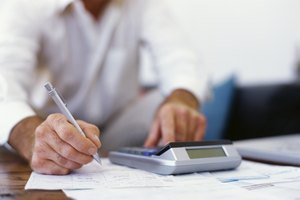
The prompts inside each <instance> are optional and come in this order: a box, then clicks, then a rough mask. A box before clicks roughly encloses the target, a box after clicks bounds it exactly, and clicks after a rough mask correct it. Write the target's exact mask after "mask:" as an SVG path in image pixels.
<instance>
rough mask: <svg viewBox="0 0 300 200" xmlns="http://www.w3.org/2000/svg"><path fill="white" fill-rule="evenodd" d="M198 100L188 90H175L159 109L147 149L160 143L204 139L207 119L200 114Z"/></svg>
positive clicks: (146, 145) (147, 142)
mask: <svg viewBox="0 0 300 200" xmlns="http://www.w3.org/2000/svg"><path fill="white" fill-rule="evenodd" d="M198 107H199V103H198V101H197V99H196V98H195V97H194V96H193V95H192V94H191V93H189V92H188V91H186V90H175V91H174V92H173V93H172V94H171V95H170V96H169V97H168V98H167V99H166V100H165V101H164V103H163V104H162V105H161V106H160V107H159V109H158V111H157V113H156V117H155V119H154V122H153V124H152V127H151V131H150V133H149V136H148V138H147V140H146V142H145V144H144V146H145V147H153V146H156V145H158V144H159V143H160V142H161V143H162V144H163V145H164V144H167V143H169V142H174V141H199V140H201V139H202V138H203V137H204V134H205V129H206V118H205V116H204V115H203V114H201V113H199V112H198Z"/></svg>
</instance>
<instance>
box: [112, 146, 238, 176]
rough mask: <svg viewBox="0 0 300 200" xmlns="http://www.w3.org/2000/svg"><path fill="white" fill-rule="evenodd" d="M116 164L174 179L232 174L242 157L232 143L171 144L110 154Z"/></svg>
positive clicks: (121, 150) (126, 149)
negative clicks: (220, 172) (211, 173)
mask: <svg viewBox="0 0 300 200" xmlns="http://www.w3.org/2000/svg"><path fill="white" fill-rule="evenodd" d="M109 159H110V161H111V162H112V163H114V164H118V165H124V166H128V167H132V168H137V169H142V170H146V171H149V172H153V173H157V174H162V175H170V174H183V173H193V172H207V171H217V170H229V169H234V168H236V167H238V166H239V165H240V163H241V160H242V159H241V156H240V155H239V153H238V152H237V150H236V149H235V147H234V146H233V144H232V142H231V141H229V140H221V141H199V142H171V143H169V144H168V145H166V146H163V147H157V148H143V147H125V148H121V149H120V150H118V151H112V152H110V153H109Z"/></svg>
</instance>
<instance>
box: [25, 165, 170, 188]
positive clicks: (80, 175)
mask: <svg viewBox="0 0 300 200" xmlns="http://www.w3.org/2000/svg"><path fill="white" fill-rule="evenodd" d="M170 184H175V182H174V179H173V177H172V176H160V175H156V174H153V173H149V172H145V171H142V170H136V169H131V168H127V167H122V166H117V165H112V164H110V162H109V161H108V159H103V165H102V166H101V165H99V164H97V163H96V162H95V161H93V162H92V163H90V164H88V165H86V166H84V167H82V168H81V169H79V170H76V171H74V172H73V173H71V174H69V175H65V176H54V175H42V174H38V173H35V172H33V173H32V174H31V176H30V178H29V180H28V182H27V184H26V186H25V189H26V190H29V189H41V190H59V189H93V188H124V187H125V188H130V187H165V186H168V185H170Z"/></svg>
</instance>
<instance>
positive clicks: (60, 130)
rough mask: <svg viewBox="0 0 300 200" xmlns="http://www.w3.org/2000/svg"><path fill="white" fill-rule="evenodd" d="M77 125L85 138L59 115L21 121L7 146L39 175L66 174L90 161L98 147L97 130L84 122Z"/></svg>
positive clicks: (99, 144) (98, 132)
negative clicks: (27, 162) (26, 161)
mask: <svg viewBox="0 0 300 200" xmlns="http://www.w3.org/2000/svg"><path fill="white" fill-rule="evenodd" d="M78 124H79V125H80V127H81V128H82V130H83V132H85V134H86V136H87V137H84V136H82V135H80V133H79V132H78V131H77V129H76V128H75V127H74V126H73V125H72V124H71V123H69V122H68V120H67V118H66V117H65V116H64V115H62V114H52V115H49V117H48V118H47V119H46V120H45V121H43V120H42V119H40V118H39V117H30V118H26V119H24V120H22V121H21V122H20V123H19V124H17V125H16V127H15V128H14V129H13V131H12V133H11V135H10V138H9V144H10V145H11V146H12V147H13V148H15V149H16V150H17V151H18V152H19V153H20V154H21V155H22V156H23V157H24V158H26V159H27V160H28V161H29V162H30V165H31V168H32V169H33V170H34V171H36V172H38V173H42V174H58V175H63V174H68V173H69V172H70V171H72V170H74V169H78V168H80V167H81V166H82V165H84V164H87V163H89V162H91V161H92V159H93V157H92V155H94V154H95V153H96V152H97V150H98V148H100V146H101V143H100V140H99V134H100V131H99V129H98V128H97V127H96V126H94V125H92V124H89V123H86V122H84V121H78Z"/></svg>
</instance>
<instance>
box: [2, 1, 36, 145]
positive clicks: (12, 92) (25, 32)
mask: <svg viewBox="0 0 300 200" xmlns="http://www.w3.org/2000/svg"><path fill="white" fill-rule="evenodd" d="M30 4H31V3H30ZM28 5H29V4H28V2H27V3H26V1H21V0H18V1H17V0H10V1H6V2H5V3H4V5H3V6H4V7H2V8H1V13H0V33H1V34H0V145H3V144H5V143H6V142H7V141H8V138H9V134H10V132H11V130H12V128H13V127H14V126H15V125H16V124H17V123H18V122H19V121H21V120H22V119H24V118H26V117H29V116H32V115H35V112H34V110H33V109H32V108H31V107H30V104H29V103H28V102H29V100H28V96H29V95H28V94H29V92H30V88H31V85H32V84H33V81H34V79H35V76H34V74H35V73H34V71H35V65H36V60H37V58H36V54H37V51H38V49H39V45H38V40H39V39H38V38H39V36H38V29H37V27H39V25H38V24H37V23H38V20H37V19H38V17H35V16H34V15H33V13H34V12H32V10H30V9H28V8H29V6H28Z"/></svg>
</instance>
